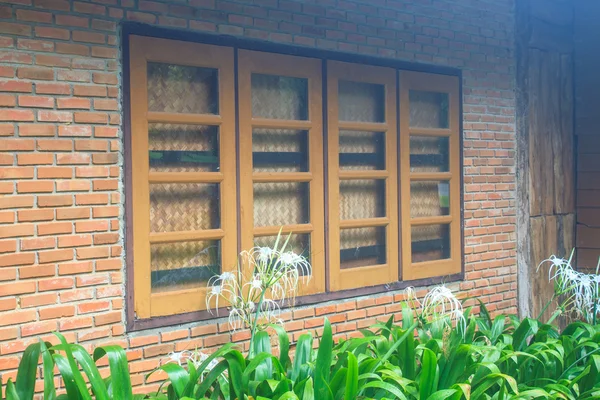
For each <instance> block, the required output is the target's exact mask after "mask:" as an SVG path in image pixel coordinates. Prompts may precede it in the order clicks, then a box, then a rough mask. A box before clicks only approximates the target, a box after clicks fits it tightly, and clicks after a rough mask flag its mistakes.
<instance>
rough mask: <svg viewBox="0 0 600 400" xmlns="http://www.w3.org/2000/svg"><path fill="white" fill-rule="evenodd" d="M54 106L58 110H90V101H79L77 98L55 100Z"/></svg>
mask: <svg viewBox="0 0 600 400" xmlns="http://www.w3.org/2000/svg"><path fill="white" fill-rule="evenodd" d="M56 105H57V107H58V108H68V109H84V110H89V109H90V101H89V100H88V99H80V98H77V97H74V98H60V99H57V100H56Z"/></svg>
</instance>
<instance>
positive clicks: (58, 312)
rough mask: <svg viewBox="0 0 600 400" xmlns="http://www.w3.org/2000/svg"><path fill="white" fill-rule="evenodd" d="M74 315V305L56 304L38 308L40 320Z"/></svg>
mask: <svg viewBox="0 0 600 400" xmlns="http://www.w3.org/2000/svg"><path fill="white" fill-rule="evenodd" d="M73 315H75V307H74V306H58V307H49V308H43V309H41V310H40V320H42V321H43V320H46V319H57V318H65V317H72V316H73Z"/></svg>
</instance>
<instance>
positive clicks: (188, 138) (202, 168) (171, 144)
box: [148, 124, 219, 172]
mask: <svg viewBox="0 0 600 400" xmlns="http://www.w3.org/2000/svg"><path fill="white" fill-rule="evenodd" d="M148 147H149V150H150V154H149V157H150V171H151V172H215V171H218V170H219V128H218V127H216V126H202V125H179V124H148Z"/></svg>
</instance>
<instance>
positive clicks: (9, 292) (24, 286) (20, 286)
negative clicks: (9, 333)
mask: <svg viewBox="0 0 600 400" xmlns="http://www.w3.org/2000/svg"><path fill="white" fill-rule="evenodd" d="M33 292H35V282H11V283H3V284H0V297H4V296H17V295H21V294H26V293H33ZM6 322H7V321H5V320H4V318H0V326H6V325H12V324H10V323H6Z"/></svg>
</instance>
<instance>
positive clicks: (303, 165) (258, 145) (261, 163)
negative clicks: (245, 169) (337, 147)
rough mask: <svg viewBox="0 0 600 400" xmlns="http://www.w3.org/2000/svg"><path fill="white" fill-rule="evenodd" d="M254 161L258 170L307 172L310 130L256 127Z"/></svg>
mask: <svg viewBox="0 0 600 400" xmlns="http://www.w3.org/2000/svg"><path fill="white" fill-rule="evenodd" d="M252 162H253V167H254V171H256V172H307V171H308V132H306V131H298V130H293V129H254V130H253V131H252Z"/></svg>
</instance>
